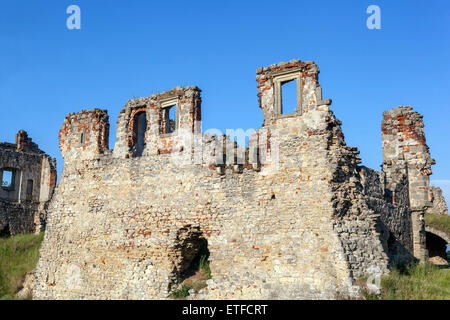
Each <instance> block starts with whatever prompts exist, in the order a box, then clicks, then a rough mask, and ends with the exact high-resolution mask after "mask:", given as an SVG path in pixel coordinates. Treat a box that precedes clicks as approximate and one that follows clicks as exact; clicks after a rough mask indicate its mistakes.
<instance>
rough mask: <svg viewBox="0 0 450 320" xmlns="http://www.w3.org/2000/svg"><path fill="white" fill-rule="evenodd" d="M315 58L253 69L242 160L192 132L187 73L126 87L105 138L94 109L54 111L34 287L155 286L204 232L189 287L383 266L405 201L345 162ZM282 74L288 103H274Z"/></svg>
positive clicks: (58, 291) (254, 283)
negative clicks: (51, 176)
mask: <svg viewBox="0 0 450 320" xmlns="http://www.w3.org/2000/svg"><path fill="white" fill-rule="evenodd" d="M318 72H319V71H318V67H317V65H316V64H314V63H313V62H300V61H298V60H293V61H291V62H288V63H280V64H278V65H272V66H270V67H266V68H260V69H258V70H257V78H256V80H257V82H258V96H259V101H260V107H261V109H262V112H263V114H264V125H263V127H262V128H260V129H258V130H256V132H255V133H254V134H253V135H251V137H250V146H249V148H248V150H244V151H246V153H245V159H244V162H239V161H238V159H239V157H238V156H235V155H236V154H237V153H238V150H239V148H238V147H235V143H234V142H233V141H232V140H226V139H225V140H224V139H222V138H221V137H217V136H213V135H210V134H203V133H201V132H200V130H199V121H200V120H201V115H200V110H201V98H200V90H199V89H198V88H197V87H187V88H181V87H176V88H174V89H172V90H170V91H167V92H164V93H161V94H157V95H152V96H150V97H147V98H140V99H134V100H130V101H128V102H127V104H126V105H125V107H124V109H123V110H122V112H121V113H120V115H119V119H118V122H117V140H116V144H115V147H114V150H108V149H107V147H106V144H105V140H104V137H106V136H107V134H108V132H107V130H108V127H109V125H108V120H107V115H106V111H99V110H97V109H96V110H93V111H82V112H79V113H77V114H70V115H69V116H68V117H66V120H65V122H64V124H63V126H62V127H61V133H60V139H61V151H62V153H63V156H64V170H63V173H62V177H61V181H60V184H59V185H58V187H57V189H56V191H55V195H54V197H53V199H52V202H51V204H50V207H49V216H48V228H47V232H46V234H45V239H44V242H43V244H42V247H41V252H40V253H41V254H40V259H39V262H38V265H37V269H36V277H37V282H36V283H37V284H36V288H35V292H34V296H35V298H38V299H54V298H57V299H68V298H70V299H80V298H85V299H86V298H88V299H94V298H95V299H155V298H159V299H164V298H167V297H168V296H169V293H170V291H171V290H173V289H174V288H176V287H177V285H178V284H179V283H180V281H181V280H182V279H183V274H184V272H185V271H186V270H187V268H189V265H190V263H191V262H192V260H193V257H194V256H195V255H196V254H197V253H198V252H200V250H203V249H201V248H200V247H201V246H203V245H205V244H206V245H207V250H208V251H209V261H210V268H211V273H212V279H211V280H208V282H207V283H208V287H207V288H206V289H204V290H202V291H200V292H199V293H198V294H197V295H196V296H194V298H199V299H283V298H284V299H318V298H322V299H330V298H335V297H336V296H337V295H338V294H341V295H353V294H355V290H356V289H357V288H356V287H355V286H354V280H355V279H356V278H357V277H359V276H361V275H363V274H368V273H371V272H372V273H373V272H375V273H382V272H386V271H387V268H388V264H389V260H390V259H391V260H392V257H393V256H395V255H393V254H391V253H390V252H389V236H390V233H392V234H394V235H395V236H396V237H397V238H398V239H394V240H391V242H393V243H397V244H399V243H400V244H407V245H408V243H410V242H411V239H410V238H409V236H408V235H409V234H410V233H406V234H405V235H404V234H403V233H402V232H403V231H404V230H406V229H408V228H409V227H408V226H409V225H408V223H409V221H410V220H408V219H409V217H410V215H409V209H408V206H407V203H406V202H405V201H400V202H398V203H396V204H393V203H392V201H391V199H392V198H391V197H389V196H386V194H387V193H388V192H386V190H385V187H386V185H385V183H386V179H387V178H386V177H387V175H388V174H387V173H383V172H376V171H374V170H371V169H368V168H364V167H360V166H359V163H360V159H359V158H358V153H359V152H358V151H357V149H356V148H354V147H349V146H347V145H346V144H345V140H344V136H343V133H342V131H341V128H340V125H341V123H340V121H339V120H337V119H336V118H335V116H334V115H333V113H332V112H331V110H330V104H331V100H322V93H321V88H320V85H319V84H318ZM293 79H295V80H296V81H297V83H298V84H299V85H298V87H297V107H296V110H295V111H294V112H291V113H285V112H283V105H282V101H281V99H280V97H281V96H282V94H281V89H282V87H283V84H284V83H286V82H289V81H293ZM170 106H175V107H176V116H175V118H174V119H168V118H167V115H168V112H167V110H166V108H167V107H170ZM169 120H170V121H169ZM92 122H94V123H96V125H93V126H92V127H91V125H90V124H91V123H92ZM167 126H170V128H171V130H169V131H170V132H169V133H168V132H167V131H166V130H167V128H168V127H167ZM80 127H83V128H85V127H88V128H89V130H88V131H89V134H88V136H89V141H88V142H86V143H87V145H80V143H79V138H78V137H79V136H80ZM144 129H145V130H144ZM86 132H87V131H86ZM195 144H200V145H201V148H200V149H196V148H192V146H193V145H195ZM224 148H225V149H227V150H226V152H225V156H226V157H227V159H225V161H224V162H222V161H220V159H222V160H223V157H224ZM233 148H235V149H233ZM229 156H231V160H229V158H228V157H229ZM396 190H397V191H398V193H399V194H401V195H403V196H405V195H406V194H407V192H406V191H405V190H404V189H403V188H402V187H400V186H399V187H398V188H397V189H396ZM403 196H402V197H403ZM386 199H389V200H386ZM397 220H402V221H397ZM403 220H404V221H403ZM402 224H403V225H404V227H400V226H401V225H402ZM402 228H403V229H402ZM391 247H392V244H391Z"/></svg>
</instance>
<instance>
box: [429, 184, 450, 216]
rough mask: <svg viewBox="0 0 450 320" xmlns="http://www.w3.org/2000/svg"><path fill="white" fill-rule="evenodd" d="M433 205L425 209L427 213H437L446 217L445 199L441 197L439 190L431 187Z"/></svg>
mask: <svg viewBox="0 0 450 320" xmlns="http://www.w3.org/2000/svg"><path fill="white" fill-rule="evenodd" d="M431 191H432V201H433V205H432V206H431V207H429V208H427V211H426V212H428V213H437V214H441V215H448V208H447V204H446V203H445V198H444V196H443V195H442V190H441V188H438V187H431Z"/></svg>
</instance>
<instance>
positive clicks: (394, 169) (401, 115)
mask: <svg viewBox="0 0 450 320" xmlns="http://www.w3.org/2000/svg"><path fill="white" fill-rule="evenodd" d="M422 118H423V117H422V115H420V114H419V113H417V112H415V111H413V110H412V107H410V106H399V107H396V108H394V109H391V110H388V111H385V112H383V122H382V141H383V171H384V172H385V173H386V185H387V189H388V190H389V192H390V193H391V195H392V203H398V202H402V203H403V202H406V201H407V202H408V206H409V208H410V210H411V223H412V227H413V228H412V229H413V230H412V237H413V247H414V256H415V257H416V258H418V259H421V260H423V259H426V257H427V253H426V246H425V241H426V240H425V225H424V222H423V215H424V213H425V210H426V208H427V207H429V206H431V199H432V193H431V187H430V178H429V175H431V174H432V171H431V166H432V165H433V164H435V161H434V159H432V158H431V156H430V153H429V148H428V146H427V144H426V139H425V133H424V130H423V120H422ZM405 186H407V195H408V198H407V199H405V198H404V197H405V192H404V191H401V190H402V189H404V188H405Z"/></svg>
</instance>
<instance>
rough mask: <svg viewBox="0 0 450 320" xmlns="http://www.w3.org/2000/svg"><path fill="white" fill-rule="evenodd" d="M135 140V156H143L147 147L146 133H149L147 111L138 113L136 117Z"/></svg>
mask: <svg viewBox="0 0 450 320" xmlns="http://www.w3.org/2000/svg"><path fill="white" fill-rule="evenodd" d="M133 122H134V126H133V138H134V139H133V140H134V142H135V143H134V150H133V151H134V152H133V153H134V155H135V156H141V155H142V152H143V151H144V146H145V132H146V131H147V114H146V112H145V111H142V112H138V113H136V115H135V116H134V121H133Z"/></svg>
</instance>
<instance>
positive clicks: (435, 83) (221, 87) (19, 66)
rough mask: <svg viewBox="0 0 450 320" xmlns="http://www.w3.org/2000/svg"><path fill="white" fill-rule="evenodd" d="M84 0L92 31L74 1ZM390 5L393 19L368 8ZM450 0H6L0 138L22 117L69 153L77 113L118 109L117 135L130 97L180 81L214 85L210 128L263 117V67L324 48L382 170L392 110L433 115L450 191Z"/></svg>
mask: <svg viewBox="0 0 450 320" xmlns="http://www.w3.org/2000/svg"><path fill="white" fill-rule="evenodd" d="M72 4H75V5H78V6H79V7H80V8H81V30H68V29H67V28H66V19H67V18H68V16H69V15H68V14H67V13H66V9H67V7H68V6H69V5H72ZM371 4H375V5H378V6H379V7H380V8H381V26H382V29H381V30H369V29H367V27H366V19H367V18H368V16H369V15H368V14H367V13H366V8H367V7H368V6H369V5H371ZM449 7H450V6H449V3H448V1H444V0H442V1H437V0H430V1H420V2H419V1H407V0H389V1H379V0H372V1H363V0H361V1H357V0H352V1H350V0H349V1H334V0H330V1H323V0H322V1H300V0H297V1H276V2H275V1H273V0H272V1H265V0H260V1H226V2H225V1H211V0H210V1H179V2H177V1H171V2H163V1H148V0H147V1H138V0H127V1H122V0H115V1H100V0H89V1H75V0H72V1H63V0H54V1H50V0H40V1H29V0H11V1H9V0H8V1H5V0H1V1H0V42H1V49H2V50H0V64H1V68H0V108H1V116H0V141H11V142H12V141H13V140H14V134H15V133H16V132H17V131H18V130H19V129H24V130H26V131H28V133H29V135H30V136H31V137H32V138H33V140H34V141H35V142H37V143H38V144H39V146H40V147H41V148H42V149H43V150H45V151H46V152H47V153H49V154H50V155H51V156H53V157H56V158H57V161H58V171H60V170H61V168H62V158H61V156H60V152H59V147H58V131H59V127H60V125H61V124H62V122H63V120H64V117H65V115H66V114H67V113H69V112H76V111H79V110H81V109H89V108H94V107H97V108H105V109H108V111H109V115H110V122H111V142H110V147H113V146H114V140H115V129H116V128H115V123H116V119H117V115H118V113H119V112H120V110H121V109H122V107H123V105H124V104H125V103H126V101H127V99H130V98H135V97H141V96H148V95H150V94H152V93H155V92H158V91H163V90H167V89H170V88H172V87H174V86H176V85H197V86H199V87H200V88H201V89H202V90H203V92H202V96H203V125H204V129H208V128H218V129H221V130H225V129H226V128H258V127H260V125H261V124H262V114H261V111H260V109H259V108H258V101H257V97H256V93H257V92H256V81H255V70H256V68H258V67H261V66H267V65H270V64H272V63H276V62H280V61H288V60H291V59H301V60H314V61H316V62H317V63H318V65H319V67H320V70H321V74H320V83H321V85H322V87H323V95H324V98H331V99H333V105H332V109H333V111H334V112H335V114H336V115H337V117H338V118H339V119H340V120H342V121H343V130H344V133H345V136H346V141H347V143H348V144H349V145H352V146H356V147H358V148H359V150H360V151H361V157H362V159H363V164H364V165H367V166H369V167H372V168H375V169H379V166H380V164H381V161H382V152H381V133H380V122H381V118H382V112H383V110H386V109H390V108H393V107H395V106H397V105H400V104H403V105H412V106H413V107H414V109H415V110H416V111H418V112H420V113H422V114H423V115H424V122H425V130H426V135H427V141H428V145H429V146H430V150H431V154H432V157H433V158H435V159H436V161H437V164H436V165H435V166H434V167H433V171H434V174H433V176H432V179H433V180H435V181H436V182H435V184H436V185H439V186H441V187H442V188H443V189H444V192H446V196H447V199H448V200H450V163H449V159H450V148H449V119H450V90H449V89H450V88H449V80H448V79H449V78H450V63H449V62H448V61H449V56H450V42H449V40H450V37H449V36H450V24H449V23H448V21H450V9H449Z"/></svg>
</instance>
